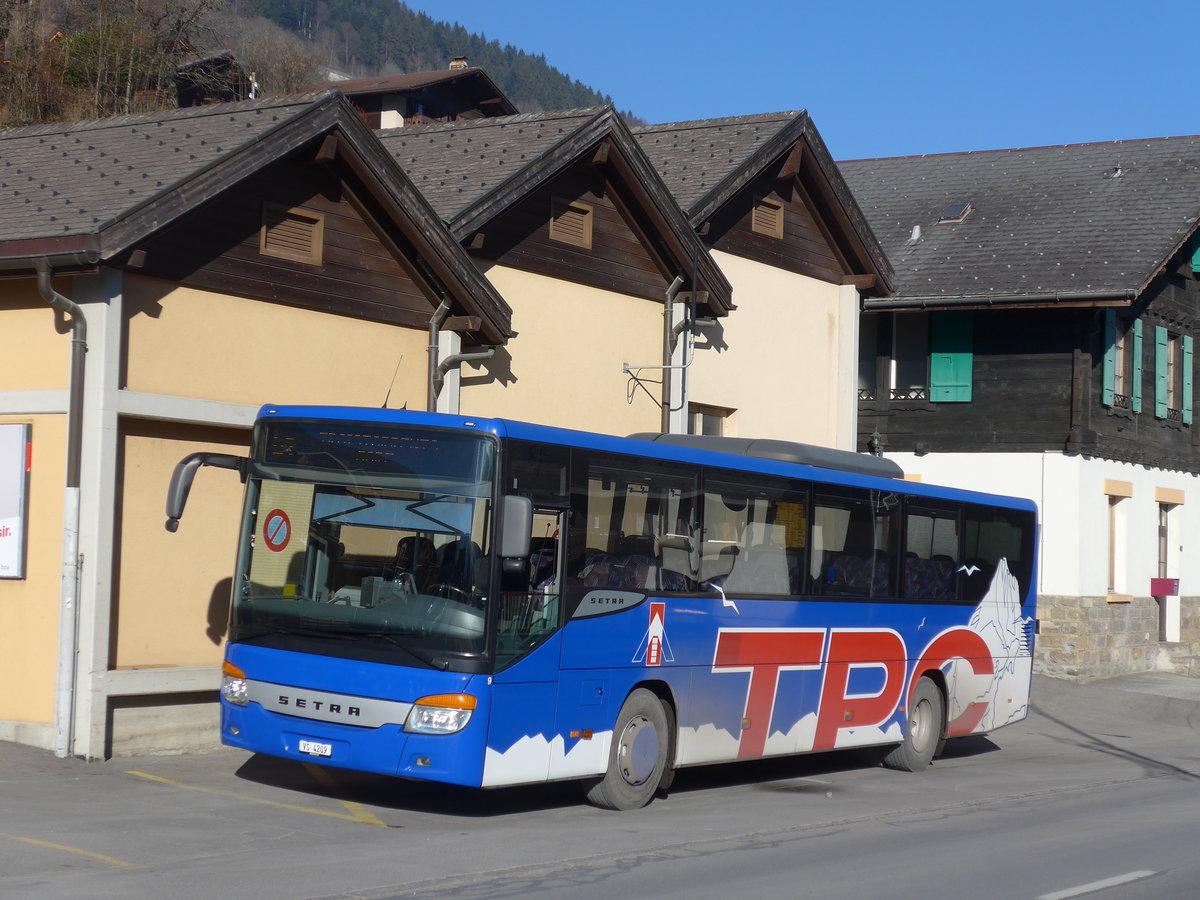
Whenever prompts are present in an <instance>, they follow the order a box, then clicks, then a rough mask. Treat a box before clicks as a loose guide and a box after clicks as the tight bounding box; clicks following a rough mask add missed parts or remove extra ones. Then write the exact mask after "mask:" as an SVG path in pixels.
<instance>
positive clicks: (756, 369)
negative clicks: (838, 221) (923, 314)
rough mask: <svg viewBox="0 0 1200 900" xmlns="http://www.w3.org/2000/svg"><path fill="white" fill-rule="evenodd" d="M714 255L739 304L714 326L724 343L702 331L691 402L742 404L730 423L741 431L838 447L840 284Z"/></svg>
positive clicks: (735, 430) (692, 371)
mask: <svg viewBox="0 0 1200 900" xmlns="http://www.w3.org/2000/svg"><path fill="white" fill-rule="evenodd" d="M713 257H714V258H715V259H716V261H717V263H718V265H720V267H721V270H722V271H723V272H724V273H725V276H726V277H727V278H728V279H729V281H730V283H731V284H732V285H733V299H734V302H735V303H736V304H737V309H736V310H734V311H733V312H731V313H730V314H729V315H728V316H726V317H725V318H723V319H720V320H719V321H720V329H718V330H716V331H714V330H711V329H710V330H709V333H710V334H719V335H720V336H721V342H723V344H724V345H725V346H720V347H713V348H710V349H702V348H703V347H704V345H705V344H706V343H707V342H706V341H705V340H704V338H703V336H701V337H700V338H699V340H698V342H697V343H698V350H697V352H696V355H695V361H694V362H693V363H692V366H691V369H690V371H689V373H688V399H689V401H690V402H692V403H701V404H706V405H710V406H717V407H724V408H726V409H733V410H736V413H735V414H734V415H733V416H732V417H731V420H730V422H729V425H730V426H731V433H732V434H733V435H735V436H737V437H748V438H774V439H777V440H789V441H802V442H804V443H809V444H819V445H822V446H826V447H835V446H837V445H838V403H839V401H840V400H842V399H843V398H839V397H838V392H837V386H838V378H837V373H838V370H839V366H841V365H843V363H844V362H845V361H844V360H842V359H840V355H839V352H838V351H839V341H840V338H839V334H840V332H839V316H840V313H839V306H840V296H841V288H840V287H839V286H838V285H834V284H828V283H826V282H823V281H817V280H816V279H814V278H808V277H806V276H804V275H797V274H794V273H792V272H785V271H783V270H781V269H776V268H772V267H770V266H765V265H763V264H761V263H757V262H753V261H751V260H747V259H743V258H741V257H737V256H731V255H730V254H728V253H721V252H719V251H716V252H714V253H713ZM852 361H853V359H852V360H851V362H852ZM844 402H847V403H853V402H855V399H854V398H853V397H846V398H844Z"/></svg>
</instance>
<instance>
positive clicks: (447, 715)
mask: <svg viewBox="0 0 1200 900" xmlns="http://www.w3.org/2000/svg"><path fill="white" fill-rule="evenodd" d="M475 704H476V700H475V698H474V697H472V696H471V695H470V694H434V695H433V696H430V697H422V698H421V699H420V700H418V701H417V702H416V703H414V704H413V707H412V709H411V710H410V711H409V713H408V719H407V720H406V721H405V722H404V730H405V731H408V732H411V733H413V734H454V733H455V732H456V731H462V730H463V729H464V728H466V727H467V723H468V722H470V721H471V714H472V713H473V712H474V711H475Z"/></svg>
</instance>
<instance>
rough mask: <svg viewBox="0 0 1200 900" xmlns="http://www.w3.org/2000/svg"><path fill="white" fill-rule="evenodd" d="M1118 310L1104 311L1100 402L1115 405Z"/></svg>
mask: <svg viewBox="0 0 1200 900" xmlns="http://www.w3.org/2000/svg"><path fill="white" fill-rule="evenodd" d="M1116 384H1117V311H1116V310H1115V309H1106V310H1105V311H1104V389H1103V391H1102V393H1101V399H1100V402H1101V403H1103V404H1104V405H1105V406H1112V405H1113V398H1114V397H1115V396H1116V393H1117V389H1116Z"/></svg>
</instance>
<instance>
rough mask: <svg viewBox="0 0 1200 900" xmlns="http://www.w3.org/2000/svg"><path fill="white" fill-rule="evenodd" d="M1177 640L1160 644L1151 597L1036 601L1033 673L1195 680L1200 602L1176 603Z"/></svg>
mask: <svg viewBox="0 0 1200 900" xmlns="http://www.w3.org/2000/svg"><path fill="white" fill-rule="evenodd" d="M1179 608H1180V622H1179V638H1180V640H1179V641H1171V642H1168V641H1165V640H1163V639H1162V636H1163V635H1164V633H1165V627H1164V623H1163V621H1162V608H1161V606H1160V603H1159V601H1158V600H1156V599H1155V598H1154V597H1121V598H1110V597H1064V596H1055V595H1043V596H1041V597H1038V636H1037V642H1036V650H1035V653H1034V671H1035V672H1038V673H1039V674H1042V675H1049V676H1051V677H1053V678H1068V679H1073V680H1077V681H1093V680H1095V679H1098V678H1110V677H1112V676H1114V675H1129V674H1133V673H1137V672H1175V673H1178V674H1181V675H1192V676H1197V677H1200V598H1198V597H1181V598H1180V601H1179Z"/></svg>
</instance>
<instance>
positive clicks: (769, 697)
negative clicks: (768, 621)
mask: <svg viewBox="0 0 1200 900" xmlns="http://www.w3.org/2000/svg"><path fill="white" fill-rule="evenodd" d="M824 647H825V629H823V628H820V629H796V630H794V631H786V630H778V631H752V630H746V631H742V630H727V629H721V631H720V633H719V634H718V635H717V652H716V656H715V658H714V659H713V671H714V672H749V673H750V687H749V689H748V690H747V692H746V706H745V716H744V718H743V719H742V738H741V742H740V744H739V745H738V757H739V758H744V757H751V756H762V754H763V750H764V749H765V747H766V745H767V735H768V734H769V733H770V728H771V713H772V711H773V710H774V708H775V691H776V689H777V688H778V686H779V673H780V672H782V671H791V670H796V669H819V668H821V652H822V650H823V649H824Z"/></svg>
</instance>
